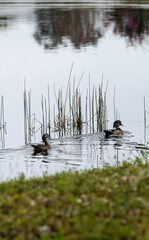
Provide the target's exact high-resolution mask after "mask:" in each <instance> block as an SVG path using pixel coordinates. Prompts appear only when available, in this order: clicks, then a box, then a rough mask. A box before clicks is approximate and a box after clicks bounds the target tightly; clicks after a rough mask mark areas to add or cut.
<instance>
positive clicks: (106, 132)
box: [103, 129, 115, 137]
mask: <svg viewBox="0 0 149 240" xmlns="http://www.w3.org/2000/svg"><path fill="white" fill-rule="evenodd" d="M103 131H104V133H105V137H109V136H110V135H112V134H113V133H114V131H115V130H114V129H110V130H103Z"/></svg>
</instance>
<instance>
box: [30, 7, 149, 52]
mask: <svg viewBox="0 0 149 240" xmlns="http://www.w3.org/2000/svg"><path fill="white" fill-rule="evenodd" d="M35 16H36V21H37V26H36V31H35V34H34V37H35V39H36V41H37V42H38V43H39V44H41V45H43V46H44V48H45V49H53V48H56V47H58V46H59V45H63V46H65V47H67V46H68V44H70V42H71V43H72V44H73V46H74V48H75V49H80V48H81V47H84V46H86V45H94V46H96V45H97V42H98V40H99V39H100V38H102V37H103V36H104V35H105V33H106V32H107V31H108V30H109V29H111V30H112V32H113V34H114V35H120V36H121V37H126V38H127V41H128V42H129V43H130V45H136V44H142V43H143V41H144V40H145V39H146V38H147V37H148V35H149V9H143V8H142V9H141V8H138V9H137V8H133V7H132V8H128V7H126V8H116V7H115V8H113V7H112V8H105V9H102V8H101V9H100V8H90V9H88V8H79V9H78V8H72V9H58V8H56V9H54V8H48V9H47V8H42V9H37V10H36V11H35Z"/></svg>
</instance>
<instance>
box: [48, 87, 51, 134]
mask: <svg viewBox="0 0 149 240" xmlns="http://www.w3.org/2000/svg"><path fill="white" fill-rule="evenodd" d="M48 128H49V137H51V133H50V131H51V120H50V90H49V84H48Z"/></svg>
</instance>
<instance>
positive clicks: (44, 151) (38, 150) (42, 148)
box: [31, 133, 51, 156]
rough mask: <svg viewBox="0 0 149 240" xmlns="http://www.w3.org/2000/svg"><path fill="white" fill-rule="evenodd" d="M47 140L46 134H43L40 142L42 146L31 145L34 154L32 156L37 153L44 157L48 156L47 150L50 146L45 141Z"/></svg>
mask: <svg viewBox="0 0 149 240" xmlns="http://www.w3.org/2000/svg"><path fill="white" fill-rule="evenodd" d="M47 138H49V136H48V134H47V133H46V134H43V135H42V141H43V142H44V144H38V145H33V144H31V146H32V147H33V148H34V153H33V155H36V154H37V153H40V154H42V155H44V156H47V155H48V151H47V150H48V149H50V148H51V146H50V144H49V143H48V141H47Z"/></svg>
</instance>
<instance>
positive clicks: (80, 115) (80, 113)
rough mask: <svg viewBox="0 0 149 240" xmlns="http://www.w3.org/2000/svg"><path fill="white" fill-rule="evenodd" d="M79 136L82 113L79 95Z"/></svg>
mask: <svg viewBox="0 0 149 240" xmlns="http://www.w3.org/2000/svg"><path fill="white" fill-rule="evenodd" d="M78 130H79V134H81V133H82V112H81V95H80V96H79V117H78Z"/></svg>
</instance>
